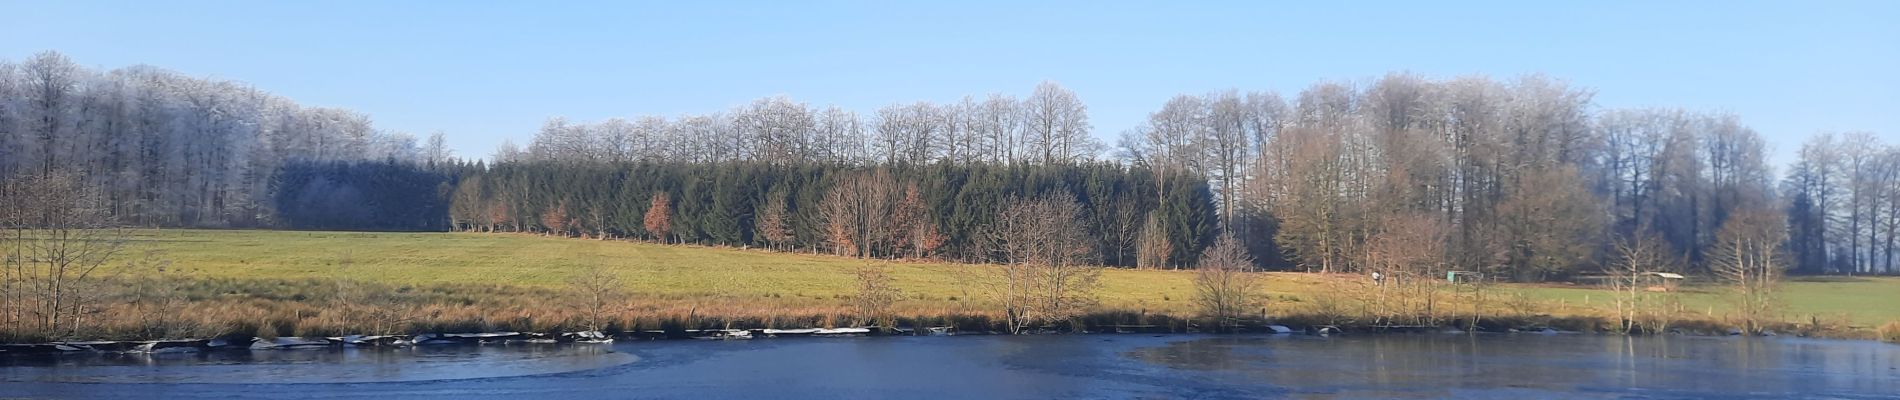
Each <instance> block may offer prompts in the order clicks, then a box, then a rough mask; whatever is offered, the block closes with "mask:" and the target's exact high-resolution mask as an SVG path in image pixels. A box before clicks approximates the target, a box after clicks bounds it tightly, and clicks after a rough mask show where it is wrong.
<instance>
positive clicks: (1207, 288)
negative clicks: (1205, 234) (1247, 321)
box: [1194, 235, 1262, 330]
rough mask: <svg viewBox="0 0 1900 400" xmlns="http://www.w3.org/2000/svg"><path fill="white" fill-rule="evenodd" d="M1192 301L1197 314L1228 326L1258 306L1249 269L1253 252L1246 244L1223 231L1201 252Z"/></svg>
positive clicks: (1254, 278) (1257, 293) (1257, 286)
mask: <svg viewBox="0 0 1900 400" xmlns="http://www.w3.org/2000/svg"><path fill="white" fill-rule="evenodd" d="M1194 268H1195V270H1196V272H1195V275H1194V303H1195V305H1196V306H1199V307H1200V311H1201V315H1203V316H1206V317H1210V318H1213V319H1214V321H1215V324H1216V325H1217V326H1219V327H1220V328H1221V329H1223V330H1225V329H1229V328H1232V327H1234V326H1235V325H1236V324H1238V320H1239V319H1241V318H1242V317H1243V316H1245V315H1247V314H1248V313H1250V312H1252V311H1253V310H1254V309H1255V308H1256V307H1259V305H1260V303H1261V301H1262V299H1261V295H1262V293H1260V283H1259V279H1258V277H1257V276H1256V275H1254V274H1253V273H1252V272H1249V270H1252V269H1253V256H1250V255H1247V246H1246V245H1245V244H1242V243H1241V242H1240V240H1239V239H1236V238H1234V237H1233V236H1232V235H1223V236H1221V238H1220V239H1219V240H1216V241H1214V245H1213V246H1211V247H1208V248H1207V250H1206V251H1205V252H1203V253H1201V259H1200V261H1199V262H1198V263H1196V264H1195V266H1194Z"/></svg>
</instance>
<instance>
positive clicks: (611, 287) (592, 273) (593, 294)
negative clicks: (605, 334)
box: [567, 264, 626, 332]
mask: <svg viewBox="0 0 1900 400" xmlns="http://www.w3.org/2000/svg"><path fill="white" fill-rule="evenodd" d="M567 284H568V287H569V288H570V289H571V290H573V291H574V293H575V295H576V296H578V297H579V300H580V303H581V304H580V306H581V308H582V309H585V310H587V330H590V331H595V332H599V331H600V330H601V329H602V328H604V327H605V326H606V324H604V323H602V321H603V320H604V317H605V315H606V313H607V312H609V311H610V309H611V307H612V306H613V305H614V303H615V302H618V301H620V296H621V290H622V289H623V288H625V286H626V285H624V284H622V283H621V282H620V276H619V275H617V274H615V273H614V271H612V270H610V269H607V268H606V267H603V266H601V265H599V264H591V265H588V266H587V267H585V268H583V269H582V270H581V274H580V275H575V276H574V277H573V278H570V279H568V281H567Z"/></svg>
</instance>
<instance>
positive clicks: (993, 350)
mask: <svg viewBox="0 0 1900 400" xmlns="http://www.w3.org/2000/svg"><path fill="white" fill-rule="evenodd" d="M475 378H479V379H475ZM205 382H215V383H205ZM305 382H356V383H310V384H305ZM259 396H268V397H278V398H284V397H288V398H336V397H388V398H456V399H459V398H468V397H478V396H504V397H524V398H541V399H598V398H625V397H641V398H880V399H881V398H933V399H938V398H982V399H994V398H1035V399H1046V398H1197V399H1199V398H1283V397H1292V398H1367V397H1373V398H1393V397H1396V398H1478V399H1524V398H1536V399H1549V398H1586V399H1598V398H1604V399H1611V398H1789V397H1822V398H1854V399H1865V398H1896V397H1895V396H1900V346H1895V345H1890V344H1882V343H1876V342H1865V341H1828V340H1803V339H1792V338H1771V339H1750V338H1684V337H1636V338H1629V337H1621V336H1597V335H1530V334H1525V335H1475V336H1473V335H1441V334H1429V335H1366V336H1335V337H1331V338H1325V337H1313V336H1199V335H1165V336H1149V335H1077V336H1020V337H1017V336H958V337H897V338H789V339H772V340H751V341H657V342H640V341H635V342H620V343H615V344H613V345H611V346H587V345H533V346H448V347H418V348H413V349H400V350H373V349H366V350H310V351H258V352H248V353H245V352H235V353H210V354H202V355H158V356H149V357H142V356H104V355H101V356H89V357H74V358H57V359H46V360H27V361H21V360H12V361H5V362H0V398H7V397H85V398H232V397H240V398H241V397H259Z"/></svg>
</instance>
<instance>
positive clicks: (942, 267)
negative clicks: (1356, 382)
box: [7, 230, 1900, 341]
mask: <svg viewBox="0 0 1900 400" xmlns="http://www.w3.org/2000/svg"><path fill="white" fill-rule="evenodd" d="M126 238H127V243H128V246H129V247H127V248H128V249H129V250H128V251H127V254H131V255H133V256H134V257H129V258H131V259H133V260H134V261H137V262H133V263H130V264H127V265H123V266H119V267H113V268H114V270H113V271H111V273H103V274H102V275H101V276H104V277H106V278H104V279H103V280H102V281H100V282H99V283H98V284H97V285H94V286H93V287H94V288H97V289H98V290H102V291H103V292H102V295H101V298H100V301H99V302H98V303H97V306H98V307H97V310H96V311H95V312H91V313H88V314H87V315H88V320H87V321H86V322H85V323H84V324H85V326H87V329H86V330H84V331H82V332H78V333H77V335H75V336H65V337H63V338H97V339H108V338H109V339H158V338H179V337H208V336H215V335H220V334H231V333H239V334H252V335H258V336H264V337H271V336H322V335H340V334H350V333H363V334H371V333H407V332H428V331H445V332H467V331H494V330H517V331H554V330H584V329H589V328H593V327H599V328H601V329H603V330H606V331H609V332H618V331H630V330H663V329H683V328H725V327H733V328H752V327H759V328H763V327H782V328H784V327H830V326H853V325H858V324H860V323H864V322H865V321H862V320H860V319H859V317H860V316H862V315H864V314H865V313H866V311H861V310H864V309H866V308H864V307H865V306H861V305H860V304H858V303H856V302H854V299H855V298H857V296H858V295H859V294H860V293H862V292H863V290H861V289H860V288H861V287H862V286H864V285H862V284H861V282H862V280H861V279H859V278H858V276H860V275H861V274H863V273H862V271H863V270H865V269H875V270H877V271H880V272H879V273H880V274H882V275H886V276H887V279H888V283H887V284H886V285H887V286H888V288H887V289H880V290H877V291H874V293H875V294H876V295H878V296H889V298H891V299H893V301H891V302H889V303H888V307H885V308H883V311H878V312H881V313H888V316H889V321H888V322H886V323H887V324H895V325H902V326H959V327H961V328H963V329H965V330H968V331H981V330H1003V329H1005V327H1004V325H1005V319H1006V318H1005V316H1004V315H1002V314H1003V313H1002V312H1000V308H999V307H998V306H997V305H996V304H994V302H993V301H991V300H990V299H989V298H987V297H986V296H984V294H983V293H981V290H982V288H980V287H977V286H976V284H974V283H972V281H973V280H975V279H979V277H977V276H975V273H980V271H984V270H989V269H995V268H999V267H997V266H993V265H960V264H946V263H936V262H892V261H882V260H871V261H866V260H862V259H856V258H849V257H839V256H832V255H812V254H792V253H781V252H771V251H765V250H758V249H752V250H747V249H738V248H719V247H705V246H692V245H660V244H653V243H643V242H628V241H602V240H582V239H572V238H554V237H546V236H541V235H530V234H480V233H360V232H301V231H246V230H136V231H130V232H128V235H127V236H126ZM148 257H149V258H151V259H163V260H166V261H165V262H149V261H146V259H147V258H148ZM596 271H599V272H604V273H606V274H609V275H610V276H611V278H612V279H613V280H616V281H618V283H619V285H618V288H619V290H618V291H616V292H612V295H613V296H614V297H612V298H608V299H605V300H597V299H595V298H594V297H592V294H593V293H594V292H590V291H589V290H587V288H588V285H585V284H582V282H590V281H592V280H590V279H588V277H590V276H591V275H592V274H594V273H596ZM102 272H103V271H102ZM1197 274H1199V273H1198V272H1196V271H1192V270H1152V269H1105V270H1103V271H1101V276H1100V286H1099V289H1098V290H1097V291H1095V293H1094V294H1095V296H1096V299H1097V300H1098V305H1097V306H1096V307H1094V308H1092V309H1091V310H1089V311H1088V312H1087V313H1084V314H1081V315H1077V316H1076V318H1075V319H1074V321H1075V322H1076V323H1077V324H1080V325H1081V326H1082V327H1083V328H1084V329H1091V330H1112V329H1113V325H1158V326H1159V328H1160V329H1165V330H1174V331H1185V330H1188V329H1189V325H1188V324H1190V323H1193V324H1196V325H1195V328H1194V329H1197V330H1213V328H1214V327H1215V325H1213V324H1214V323H1215V321H1211V320H1207V319H1201V320H1199V321H1194V320H1193V319H1194V318H1195V317H1197V316H1200V315H1201V310H1202V307H1200V306H1198V305H1197V302H1198V301H1199V300H1197V298H1196V294H1195V293H1196V288H1195V286H1196V284H1195V278H1196V276H1197ZM1246 274H1249V275H1253V276H1255V277H1257V279H1258V281H1257V282H1258V285H1257V286H1258V293H1259V295H1260V297H1259V298H1258V299H1259V300H1260V302H1261V304H1259V306H1260V308H1261V310H1249V311H1248V312H1246V314H1248V315H1245V316H1242V317H1241V318H1245V319H1249V320H1253V321H1259V319H1258V316H1259V315H1260V314H1259V313H1260V312H1261V311H1262V310H1264V312H1265V315H1264V316H1265V317H1266V318H1267V320H1268V321H1274V322H1276V323H1284V324H1290V325H1296V326H1298V325H1322V324H1338V325H1340V326H1343V327H1348V328H1355V327H1356V329H1368V328H1369V327H1371V326H1373V325H1377V324H1382V322H1380V316H1379V315H1378V314H1380V311H1378V310H1377V309H1376V308H1375V307H1376V306H1377V305H1378V304H1377V302H1378V300H1377V293H1376V291H1377V288H1378V286H1377V285H1374V284H1372V283H1371V282H1370V279H1369V278H1367V277H1366V276H1361V275H1343V274H1310V273H1291V272H1249V273H1246ZM1486 291H1487V293H1485V294H1484V295H1485V296H1486V297H1487V298H1488V300H1486V303H1485V304H1484V306H1483V308H1482V309H1481V310H1480V311H1478V312H1479V313H1480V314H1481V315H1482V316H1483V317H1485V318H1487V319H1491V320H1495V321H1497V322H1496V325H1495V326H1497V327H1516V328H1530V327H1539V326H1554V327H1558V328H1562V329H1570V330H1585V331H1591V330H1600V331H1606V332H1608V331H1614V330H1615V326H1616V323H1614V322H1613V321H1615V318H1614V317H1615V315H1616V311H1615V306H1614V301H1615V300H1614V299H1613V298H1614V296H1615V291H1613V290H1608V289H1603V288H1592V287H1576V286H1567V285H1552V284H1497V285H1493V286H1491V287H1489V288H1487V289H1486ZM1475 295H1476V294H1474V293H1471V292H1459V291H1457V289H1456V288H1449V287H1448V288H1445V289H1444V294H1443V295H1441V297H1440V300H1439V301H1440V303H1439V304H1438V305H1437V307H1438V308H1439V309H1440V310H1443V311H1440V313H1441V315H1440V317H1441V318H1443V319H1444V320H1445V321H1444V322H1445V323H1446V324H1448V325H1449V324H1452V323H1453V320H1454V319H1458V318H1460V317H1461V316H1466V315H1471V313H1472V310H1473V309H1472V307H1473V301H1474V299H1475V297H1474V296H1475ZM1675 297H1677V299H1678V300H1679V302H1678V303H1677V304H1676V310H1674V311H1673V312H1671V313H1670V316H1669V317H1670V318H1674V319H1676V320H1677V321H1676V322H1675V325H1677V326H1681V327H1688V328H1690V329H1692V330H1699V331H1702V332H1707V333H1721V332H1726V330H1727V329H1728V327H1732V326H1738V324H1737V322H1736V321H1737V318H1738V314H1737V313H1736V311H1735V308H1734V306H1733V305H1732V304H1733V303H1734V302H1732V301H1730V300H1729V297H1731V296H1730V293H1729V289H1728V288H1726V287H1718V286H1710V285H1689V286H1687V287H1685V288H1682V289H1680V290H1679V292H1678V293H1677V294H1676V295H1675ZM1780 298H1781V299H1783V300H1782V301H1783V302H1785V307H1784V310H1783V312H1781V313H1780V314H1779V318H1777V319H1776V321H1777V323H1776V324H1775V327H1776V329H1777V330H1779V331H1781V332H1784V333H1790V332H1802V333H1813V334H1822V335H1828V336H1845V337H1872V336H1873V334H1874V333H1873V331H1874V329H1875V328H1873V327H1875V326H1880V325H1881V323H1882V322H1885V321H1893V320H1900V310H1896V309H1893V308H1884V307H1859V306H1857V305H1858V304H1861V302H1864V301H1868V299H1877V300H1878V301H1887V302H1892V301H1900V278H1891V277H1855V278H1845V277H1818V278H1796V279H1792V280H1790V281H1788V282H1785V283H1783V284H1782V289H1781V295H1780ZM596 311H599V312H600V315H599V316H598V321H599V322H592V323H590V319H591V318H593V317H591V315H592V313H594V312H596ZM1388 313H1390V312H1388ZM871 322H873V323H875V322H877V321H871ZM887 326H888V325H887ZM1052 327H1054V326H1052ZM1070 327H1071V326H1060V327H1059V328H1064V329H1067V328H1070ZM1896 331H1900V327H1897V325H1896V324H1894V323H1888V324H1886V326H1885V327H1883V328H1880V332H1881V334H1882V335H1885V336H1886V337H1887V338H1888V340H1892V338H1893V337H1894V335H1895V334H1894V333H1893V332H1896ZM7 334H8V335H9V336H8V337H9V338H11V340H16V341H23V340H45V339H52V338H50V337H43V336H40V337H36V336H34V335H23V332H19V331H11V332H7Z"/></svg>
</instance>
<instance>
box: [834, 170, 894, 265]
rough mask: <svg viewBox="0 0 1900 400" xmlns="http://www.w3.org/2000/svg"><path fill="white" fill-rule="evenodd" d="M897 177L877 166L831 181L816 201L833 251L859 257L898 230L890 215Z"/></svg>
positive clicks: (875, 250) (873, 251) (871, 253)
mask: <svg viewBox="0 0 1900 400" xmlns="http://www.w3.org/2000/svg"><path fill="white" fill-rule="evenodd" d="M896 192H897V181H896V180H895V179H893V178H892V177H891V175H890V173H889V172H887V171H885V170H882V169H877V170H871V171H866V172H861V173H857V174H852V175H848V176H845V177H843V178H841V179H839V180H838V181H837V182H835V183H833V184H832V185H831V188H830V189H829V191H827V192H826V193H825V197H824V199H823V200H820V201H819V203H818V207H819V214H820V215H821V216H822V217H823V218H824V223H825V230H826V232H827V237H828V240H829V241H830V244H831V247H832V249H833V251H834V252H837V253H838V254H840V255H850V256H856V257H861V258H870V257H874V256H877V255H878V254H880V253H879V250H880V249H884V248H885V246H887V245H889V244H891V242H892V240H891V239H892V238H894V237H895V236H896V234H897V233H899V232H897V231H894V230H893V229H892V224H891V223H890V222H891V221H889V218H890V217H891V216H892V214H893V213H894V212H895V211H894V207H895V203H897V200H898V197H899V195H898V194H897V193H896Z"/></svg>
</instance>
